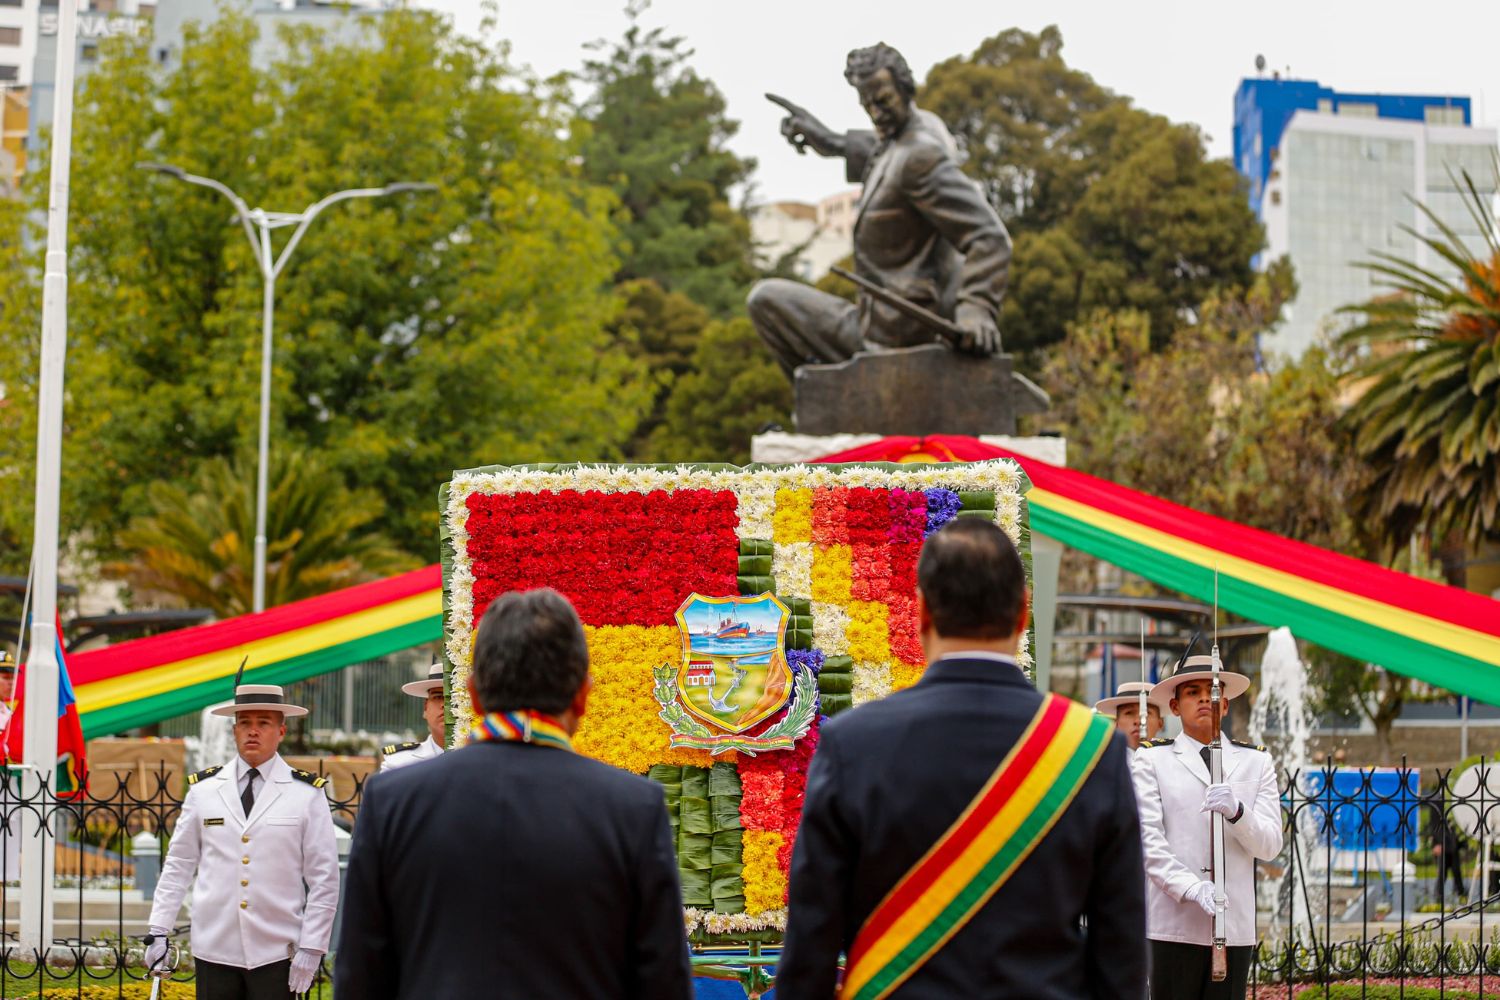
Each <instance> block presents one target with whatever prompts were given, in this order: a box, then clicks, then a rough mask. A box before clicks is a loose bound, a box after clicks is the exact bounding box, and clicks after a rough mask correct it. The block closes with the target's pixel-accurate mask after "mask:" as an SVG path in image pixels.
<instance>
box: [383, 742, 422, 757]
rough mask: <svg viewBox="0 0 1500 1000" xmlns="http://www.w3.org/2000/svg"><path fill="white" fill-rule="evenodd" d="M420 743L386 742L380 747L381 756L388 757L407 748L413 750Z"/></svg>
mask: <svg viewBox="0 0 1500 1000" xmlns="http://www.w3.org/2000/svg"><path fill="white" fill-rule="evenodd" d="M421 745H422V744H420V743H388V744H386V745H385V746H383V747H381V748H380V753H381V754H382V755H383V756H386V757H389V756H390V755H391V754H393V753H405V752H406V751H407V750H415V749H416V748H417V747H419V746H421Z"/></svg>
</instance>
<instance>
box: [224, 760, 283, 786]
mask: <svg viewBox="0 0 1500 1000" xmlns="http://www.w3.org/2000/svg"><path fill="white" fill-rule="evenodd" d="M280 763H281V754H279V753H273V754H272V755H271V759H270V760H268V761H266V762H265V763H264V764H262V765H260V767H257V768H256V769H255V770H256V771H257V772H258V773H259V774H260V777H261V780H262V781H265V780H267V779H269V778H270V777H271V771H272V770H274V769H275V767H276V765H277V764H280ZM249 770H250V762H249V761H247V760H245V758H243V757H241V756H240V755H239V754H235V755H234V780H235V783H236V784H239V785H244V783H245V774H246V773H247V772H248V771H249Z"/></svg>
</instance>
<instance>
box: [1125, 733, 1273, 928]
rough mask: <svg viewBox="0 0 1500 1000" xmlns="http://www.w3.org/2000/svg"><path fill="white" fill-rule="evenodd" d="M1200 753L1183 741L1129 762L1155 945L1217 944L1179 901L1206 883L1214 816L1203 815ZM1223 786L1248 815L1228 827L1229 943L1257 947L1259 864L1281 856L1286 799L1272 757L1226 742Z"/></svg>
mask: <svg viewBox="0 0 1500 1000" xmlns="http://www.w3.org/2000/svg"><path fill="white" fill-rule="evenodd" d="M1202 747H1203V744H1202V743H1199V742H1198V741H1197V740H1195V739H1193V738H1192V737H1191V736H1189V735H1188V734H1187V733H1180V734H1178V736H1177V739H1175V740H1173V741H1172V742H1170V743H1162V742H1158V743H1154V744H1152V745H1150V746H1144V745H1143V746H1142V747H1141V748H1140V750H1138V751H1137V752H1135V753H1133V754H1131V762H1130V766H1131V771H1132V772H1133V777H1134V779H1135V799H1136V805H1137V807H1138V808H1139V809H1140V813H1141V848H1142V851H1143V853H1144V854H1145V861H1146V877H1147V885H1146V919H1147V936H1148V937H1150V938H1151V939H1152V940H1155V941H1179V942H1183V943H1185V944H1201V945H1211V944H1212V943H1213V927H1214V922H1213V918H1212V917H1210V916H1209V915H1208V914H1206V913H1204V912H1203V910H1202V909H1201V908H1200V907H1199V906H1198V904H1197V903H1195V902H1193V901H1192V900H1187V901H1184V900H1183V898H1182V897H1183V894H1184V893H1186V892H1187V891H1188V890H1189V889H1191V888H1192V887H1193V886H1195V885H1197V884H1198V883H1199V882H1201V881H1204V880H1206V879H1208V877H1209V874H1208V868H1209V860H1210V855H1211V853H1212V848H1211V837H1212V835H1211V833H1210V819H1209V817H1210V816H1212V815H1213V814H1212V813H1206V812H1203V811H1202V808H1203V795H1204V792H1205V791H1206V790H1207V788H1208V783H1209V782H1208V768H1207V767H1205V766H1204V764H1203V757H1202V755H1201V754H1200V752H1199V751H1200V750H1201V749H1202ZM1224 782H1225V784H1227V785H1228V786H1229V787H1230V789H1232V790H1233V792H1234V797H1235V798H1236V799H1238V800H1239V801H1240V802H1241V803H1242V804H1243V805H1244V807H1245V811H1244V813H1243V814H1242V815H1241V816H1240V819H1239V822H1238V823H1231V822H1229V818H1228V817H1225V819H1224V856H1225V873H1224V894H1225V896H1227V897H1228V900H1229V905H1228V908H1227V911H1226V914H1225V917H1226V919H1225V943H1226V944H1228V945H1230V946H1231V947H1233V946H1239V945H1253V944H1255V859H1256V858H1259V859H1260V860H1262V861H1266V860H1269V859H1271V858H1274V857H1275V856H1276V855H1277V854H1279V853H1280V852H1281V797H1280V795H1279V794H1278V793H1277V790H1276V768H1275V764H1274V763H1273V762H1272V760H1271V755H1270V754H1268V753H1266V752H1265V751H1264V750H1258V749H1255V748H1252V747H1244V746H1236V745H1235V744H1233V743H1230V742H1229V741H1228V740H1225V741H1224Z"/></svg>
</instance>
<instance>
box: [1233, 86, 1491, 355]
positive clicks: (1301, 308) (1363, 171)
mask: <svg viewBox="0 0 1500 1000" xmlns="http://www.w3.org/2000/svg"><path fill="white" fill-rule="evenodd" d="M1495 140H1496V134H1495V130H1494V129H1489V128H1466V127H1464V126H1461V125H1428V124H1426V123H1424V122H1412V121H1398V120H1390V119H1381V118H1351V117H1345V116H1340V115H1334V114H1326V113H1322V114H1320V113H1318V112H1307V111H1298V112H1297V113H1296V114H1295V115H1294V116H1293V117H1292V121H1291V123H1290V124H1289V125H1288V126H1287V130H1286V132H1285V133H1284V135H1283V137H1282V143H1281V153H1280V156H1279V158H1278V159H1279V163H1278V166H1277V167H1274V168H1273V169H1272V173H1271V177H1270V180H1269V182H1268V183H1267V185H1266V201H1265V204H1264V205H1263V212H1262V214H1263V218H1264V220H1265V224H1266V242H1267V251H1266V257H1267V258H1269V259H1272V260H1274V259H1275V258H1277V257H1280V256H1281V255H1283V254H1286V255H1288V256H1289V257H1290V258H1291V260H1292V265H1293V267H1294V269H1295V271H1296V276H1297V283H1298V289H1299V290H1298V293H1297V298H1296V300H1295V301H1294V302H1293V303H1292V304H1291V306H1290V307H1288V310H1287V315H1286V321H1285V323H1284V324H1283V325H1282V326H1281V328H1280V329H1278V330H1277V332H1276V333H1274V334H1272V335H1270V336H1269V337H1267V338H1266V339H1265V341H1264V342H1263V344H1262V346H1263V348H1265V349H1267V350H1272V351H1278V352H1281V353H1285V354H1291V355H1296V354H1300V353H1301V352H1302V351H1304V350H1306V348H1307V347H1308V345H1309V344H1311V343H1312V342H1313V340H1314V338H1315V337H1317V336H1318V335H1319V334H1320V333H1322V332H1325V331H1327V332H1332V331H1335V330H1337V329H1341V328H1343V327H1345V326H1347V324H1348V323H1349V322H1350V320H1349V318H1347V317H1340V316H1338V315H1337V310H1338V309H1339V308H1340V307H1342V306H1346V305H1351V304H1356V303H1360V302H1366V301H1368V300H1369V299H1371V298H1373V297H1375V296H1377V295H1380V294H1381V292H1382V287H1381V284H1380V276H1379V275H1378V274H1376V273H1374V272H1372V271H1370V270H1368V269H1366V268H1364V267H1361V266H1359V265H1360V263H1361V262H1365V261H1369V260H1371V259H1372V258H1373V256H1374V254H1376V253H1389V254H1394V255H1396V256H1398V257H1400V258H1402V259H1403V260H1415V261H1416V262H1417V264H1419V265H1420V266H1422V267H1426V268H1431V269H1433V270H1435V271H1438V272H1440V273H1441V272H1451V270H1452V268H1451V267H1449V265H1448V264H1447V263H1446V262H1445V261H1443V259H1442V258H1441V257H1439V256H1438V255H1437V254H1435V253H1433V252H1432V251H1431V250H1430V249H1429V248H1428V247H1427V246H1426V245H1425V244H1423V243H1422V242H1421V241H1420V240H1418V239H1416V238H1415V237H1414V236H1413V235H1412V233H1413V231H1415V232H1417V233H1421V234H1423V235H1427V236H1431V235H1435V234H1437V227H1436V226H1435V225H1434V224H1433V222H1432V220H1431V219H1429V218H1428V217H1427V215H1426V214H1425V213H1424V212H1422V211H1421V209H1420V208H1419V207H1418V203H1420V204H1422V205H1425V206H1426V207H1427V208H1428V209H1429V210H1431V211H1432V212H1433V213H1434V214H1435V215H1436V216H1437V217H1438V218H1439V219H1441V220H1442V221H1443V223H1444V224H1445V225H1447V226H1448V227H1449V228H1450V229H1452V230H1453V231H1454V232H1455V233H1456V234H1457V235H1458V236H1459V237H1461V238H1463V239H1464V240H1465V242H1466V243H1467V244H1468V245H1469V247H1470V249H1471V250H1474V251H1478V249H1479V248H1480V247H1481V246H1483V242H1482V234H1481V233H1480V232H1479V230H1478V228H1477V227H1476V224H1475V221H1474V219H1473V217H1472V215H1471V214H1470V212H1469V210H1468V209H1467V208H1466V207H1465V205H1464V202H1463V198H1462V196H1461V193H1460V185H1461V184H1462V176H1463V171H1468V173H1469V175H1470V176H1471V177H1472V178H1473V179H1474V180H1475V182H1476V184H1478V185H1479V186H1480V187H1481V190H1482V191H1483V192H1484V193H1485V195H1486V197H1489V198H1493V197H1494V194H1495V189H1496V177H1495V161H1494V158H1493V157H1494V151H1495Z"/></svg>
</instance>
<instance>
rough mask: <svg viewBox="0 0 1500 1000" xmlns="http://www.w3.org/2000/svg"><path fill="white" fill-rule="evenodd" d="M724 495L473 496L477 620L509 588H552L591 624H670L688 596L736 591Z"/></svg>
mask: <svg viewBox="0 0 1500 1000" xmlns="http://www.w3.org/2000/svg"><path fill="white" fill-rule="evenodd" d="M738 505H739V500H738V498H737V497H736V496H735V494H734V493H733V492H731V491H728V490H675V491H672V492H667V491H664V490H656V491H653V492H651V493H646V494H642V493H601V492H598V491H588V492H577V491H574V490H566V491H562V492H558V493H552V492H541V493H519V494H483V493H476V494H473V495H472V496H470V497H469V499H468V507H469V520H468V524H467V528H468V532H469V546H468V549H469V558H470V560H471V562H472V565H473V571H474V622H473V624H474V625H475V626H476V627H477V625H478V624H479V619H480V617H481V616H482V615H483V614H484V610H485V608H487V607H489V603H490V601H492V600H494V599H495V598H496V597H498V596H500V595H501V594H503V593H505V592H507V591H511V590H533V589H535V588H537V587H552V588H553V589H555V590H558V591H560V592H561V593H562V594H563V595H565V596H566V597H567V598H568V600H570V601H572V602H573V606H574V607H575V608H577V609H578V615H579V617H580V618H582V619H583V621H584V623H585V624H588V625H670V624H672V623H673V621H674V619H673V614H674V612H676V610H677V607H678V605H680V604H681V603H682V600H683V598H684V597H686V596H687V595H688V594H690V593H693V592H695V591H696V592H697V593H700V594H715V595H720V594H734V593H736V592H737V590H738V584H737V579H736V578H737V576H738V572H739V538H738V537H737V536H736V534H735V529H736V528H737V527H738V526H739V515H738V513H737V509H738Z"/></svg>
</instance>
